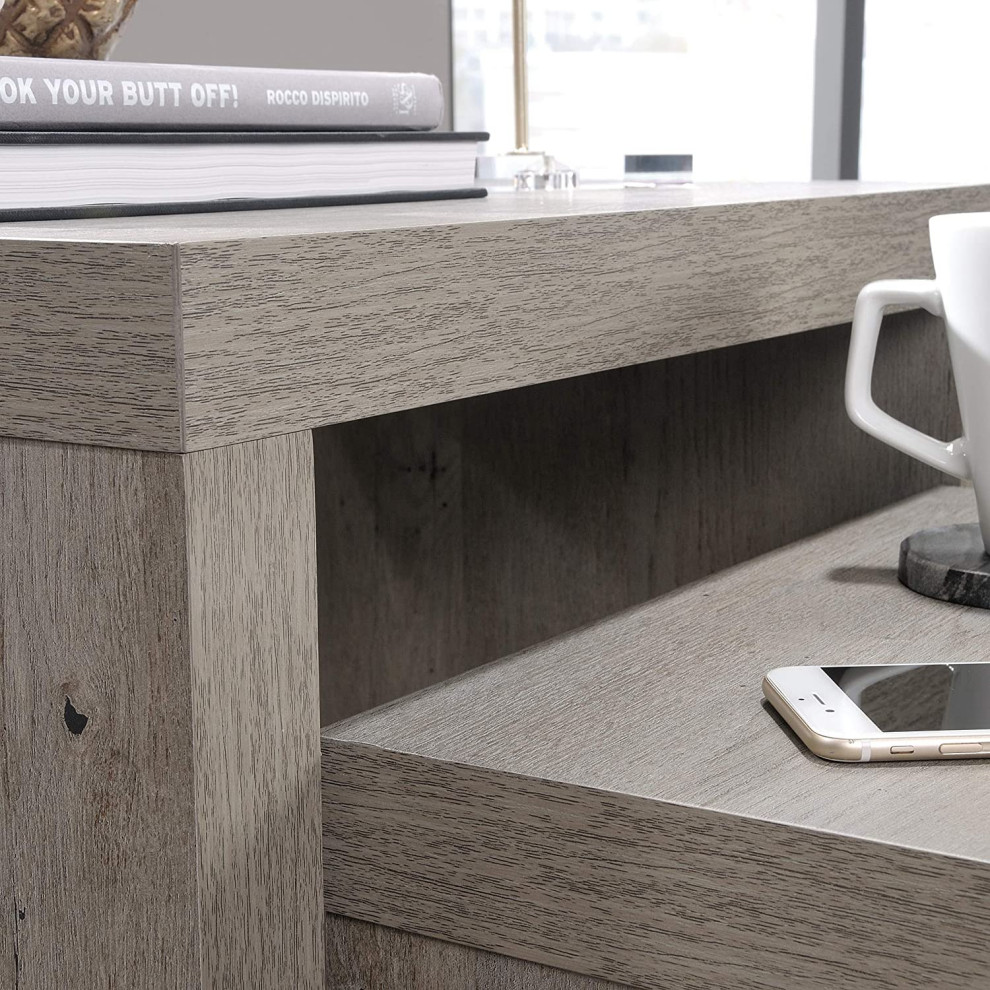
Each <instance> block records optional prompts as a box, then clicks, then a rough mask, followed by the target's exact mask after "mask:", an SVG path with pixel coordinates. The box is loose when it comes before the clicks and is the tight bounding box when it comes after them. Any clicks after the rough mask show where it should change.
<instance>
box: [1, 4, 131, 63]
mask: <svg viewBox="0 0 990 990" xmlns="http://www.w3.org/2000/svg"><path fill="white" fill-rule="evenodd" d="M136 4H137V0H6V2H4V0H0V55H31V56H35V57H39V58H92V59H100V58H106V57H107V55H109V54H110V49H111V48H113V46H114V44H115V43H116V41H117V35H118V34H119V33H120V29H121V28H122V27H123V25H124V22H125V21H126V20H127V18H128V17H129V16H130V14H131V11H132V10H133V9H134V7H135V5H136Z"/></svg>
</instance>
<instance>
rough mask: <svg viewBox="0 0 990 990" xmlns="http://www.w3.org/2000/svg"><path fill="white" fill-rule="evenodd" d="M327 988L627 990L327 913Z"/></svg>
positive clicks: (361, 989) (575, 974)
mask: <svg viewBox="0 0 990 990" xmlns="http://www.w3.org/2000/svg"><path fill="white" fill-rule="evenodd" d="M326 935H327V983H326V990H625V988H624V987H622V986H620V985H619V984H618V983H610V982H607V981H605V980H596V979H594V978H593V977H588V976H581V975H579V974H577V973H567V972H565V971H564V970H562V969H553V968H552V967H550V966H540V965H539V964H537V963H530V962H526V961H524V960H522V959H512V958H510V957H509V956H499V955H496V954H495V953H493V952H481V951H479V950H478V949H471V948H468V947H467V946H463V945H454V944H452V943H451V942H441V941H439V940H437V939H431V938H423V937H422V936H420V935H411V934H410V933H409V932H401V931H397V930H396V929H394V928H382V927H381V926H380V925H369V924H366V923H365V922H363V921H354V920H353V919H351V918H342V917H341V916H340V915H336V914H328V915H327V925H326Z"/></svg>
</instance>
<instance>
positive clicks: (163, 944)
mask: <svg viewBox="0 0 990 990" xmlns="http://www.w3.org/2000/svg"><path fill="white" fill-rule="evenodd" d="M0 477H2V478H3V486H2V489H0V492H2V494H0V502H2V516H0V518H2V527H3V535H2V538H0V546H2V547H3V551H2V553H0V567H2V568H3V581H2V584H0V588H2V594H3V598H2V602H0V606H2V607H0V622H2V643H3V652H2V656H0V665H2V679H3V680H2V683H3V696H2V697H3V702H2V703H3V722H4V725H3V728H4V735H5V737H6V743H7V773H8V775H9V779H10V796H11V800H10V808H9V816H8V817H6V818H5V820H4V822H3V826H2V827H3V828H4V829H5V830H7V831H9V839H10V845H11V851H12V859H13V863H12V868H13V884H12V891H11V894H10V896H11V897H12V900H13V903H14V905H15V906H16V911H17V918H16V925H17V932H16V941H15V944H16V949H17V956H18V970H19V972H18V979H17V981H16V982H15V983H14V984H13V986H15V987H16V988H17V990H50V988H52V987H58V986H61V987H65V988H66V990H84V988H87V990H92V988H93V987H98V986H99V987H109V986H135V987H141V988H145V987H147V988H151V987H155V986H160V987H168V988H179V987H182V988H185V987H195V986H198V985H199V984H198V973H199V942H198V937H197V919H196V912H195V908H194V905H195V903H196V881H195V863H196V859H195V857H196V848H195V842H196V839H195V835H194V832H193V823H192V819H191V808H192V796H193V751H192V739H191V735H190V717H191V711H190V698H191V696H190V677H189V642H188V627H187V615H186V581H185V573H186V567H185V563H186V561H185V541H184V512H185V506H184V496H183V490H182V464H181V461H180V459H179V458H176V457H166V456H161V455H144V454H139V453H131V452H125V451H107V450H102V449H97V448H89V447H70V446H59V445H56V444H39V443H33V442H25V441H10V440H4V441H0ZM70 704H71V706H72V709H73V710H74V711H75V712H77V713H78V716H85V718H86V719H87V721H86V723H85V724H84V725H83V726H80V723H79V718H78V716H77V717H76V718H75V719H72V718H71V717H70V721H71V722H72V724H73V727H74V729H75V731H73V730H71V729H70V727H69V722H67V716H71V713H70V712H69V711H68V710H67V706H68V705H70ZM80 728H81V731H80ZM5 900H6V898H5ZM8 903H9V901H8Z"/></svg>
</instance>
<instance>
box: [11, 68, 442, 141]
mask: <svg viewBox="0 0 990 990" xmlns="http://www.w3.org/2000/svg"><path fill="white" fill-rule="evenodd" d="M442 119H443V91H442V89H441V86H440V80H439V79H438V78H437V77H436V76H431V75H427V74H424V73H418V72H405V73H397V72H350V71H344V70H332V71H330V70H328V71H320V70H313V69H259V68H224V67H221V66H204V65H157V64H153V63H143V62H141V63H139V62H90V61H81V60H78V61H77V60H75V59H48V58H20V57H16V58H15V57H10V56H7V57H2V56H0V129H3V130H15V129H28V130H35V131H37V130H47V129H52V130H74V131H79V130H89V129H97V130H100V129H105V130H116V131H120V130H126V129H130V128H134V129H137V130H181V131H190V130H207V131H219V130H232V131H244V130H259V129H271V130H280V131H286V130H292V129H296V128H299V129H313V130H356V131H360V130H371V131H383V130H389V131H405V130H409V131H422V130H432V129H434V128H436V127H439V125H440V123H441V121H442Z"/></svg>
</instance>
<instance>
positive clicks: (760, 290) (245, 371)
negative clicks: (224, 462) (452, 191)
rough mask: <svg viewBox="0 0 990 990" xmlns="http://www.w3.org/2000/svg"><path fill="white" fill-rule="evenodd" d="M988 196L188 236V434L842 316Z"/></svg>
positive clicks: (323, 417) (500, 386)
mask: <svg viewBox="0 0 990 990" xmlns="http://www.w3.org/2000/svg"><path fill="white" fill-rule="evenodd" d="M578 196H580V194H578ZM988 204H990V192H988V191H987V190H986V189H985V187H972V188H957V189H950V190H942V191H932V192H930V193H925V194H919V193H888V194H882V195H860V196H855V195H854V196H844V197H842V196H840V197H836V198H832V199H801V200H792V201H779V202H774V203H759V204H753V203H741V204H733V205H731V206H717V207H697V208H681V207H678V208H675V209H662V208H658V209H656V210H646V211H640V212H635V213H629V212H624V213H610V214H592V215H572V216H567V217H551V218H546V219H527V220H523V221H513V220H502V221H498V222H492V223H468V224H462V225H445V226H437V227H419V228H407V229H399V230H377V231H362V232H360V233H357V234H351V235H348V234H341V235H337V236H334V237H329V236H328V237H321V238H313V237H311V236H300V237H291V236H290V237H279V238H255V239H253V240H232V241H227V242H209V243H199V244H188V245H183V246H182V249H181V252H180V257H181V278H182V281H181V286H182V288H181V293H182V320H183V338H184V345H185V366H184V368H185V370H184V384H185V414H186V441H187V444H188V446H189V448H190V449H196V448H199V447H208V446H215V445H218V444H223V443H231V442H234V441H238V440H246V439H251V438H253V437H257V436H264V435H270V434H274V433H284V432H286V431H288V430H298V429H302V428H308V427H316V426H320V425H324V424H327V423H331V422H339V421H343V420H353V419H359V418H363V417H367V416H373V415H378V414H381V413H386V412H390V411H394V410H398V409H405V408H413V407H419V406H424V405H430V404H433V403H438V402H447V401H450V400H452V399H460V398H464V397H467V396H472V395H479V394H488V393H491V392H498V391H503V390H505V389H510V388H518V387H519V386H522V385H530V384H533V383H537V382H547V381H552V380H556V379H562V378H568V377H573V376H575V375H583V374H589V373H592V372H596V371H601V370H604V369H607V368H618V367H624V366H629V365H634V364H639V363H642V362H645V361H654V360H657V359H659V358H663V357H670V356H674V355H678V354H685V353H693V352H696V351H702V350H708V349H711V348H715V347H722V346H726V345H730V344H737V343H743V342H746V341H751V340H759V339H763V338H767V337H774V336H778V335H781V334H789V333H796V332H798V331H802V330H808V329H811V328H814V327H822V326H829V325H832V324H835V323H839V322H842V321H844V320H846V319H848V317H849V314H850V313H851V312H852V309H853V304H854V302H855V298H856V294H857V292H858V291H859V289H860V288H861V287H862V285H863V284H864V283H865V282H867V281H869V280H871V279H874V278H880V277H886V276H898V275H907V274H911V275H918V276H923V275H925V274H927V273H929V272H930V270H931V268H930V265H931V262H930V260H929V250H928V244H927V222H928V218H929V217H930V216H931V215H932V213H938V212H945V211H953V210H957V209H975V208H979V209H983V208H986V207H987V206H988ZM535 272H538V273H539V276H538V277H534V273H535Z"/></svg>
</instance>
